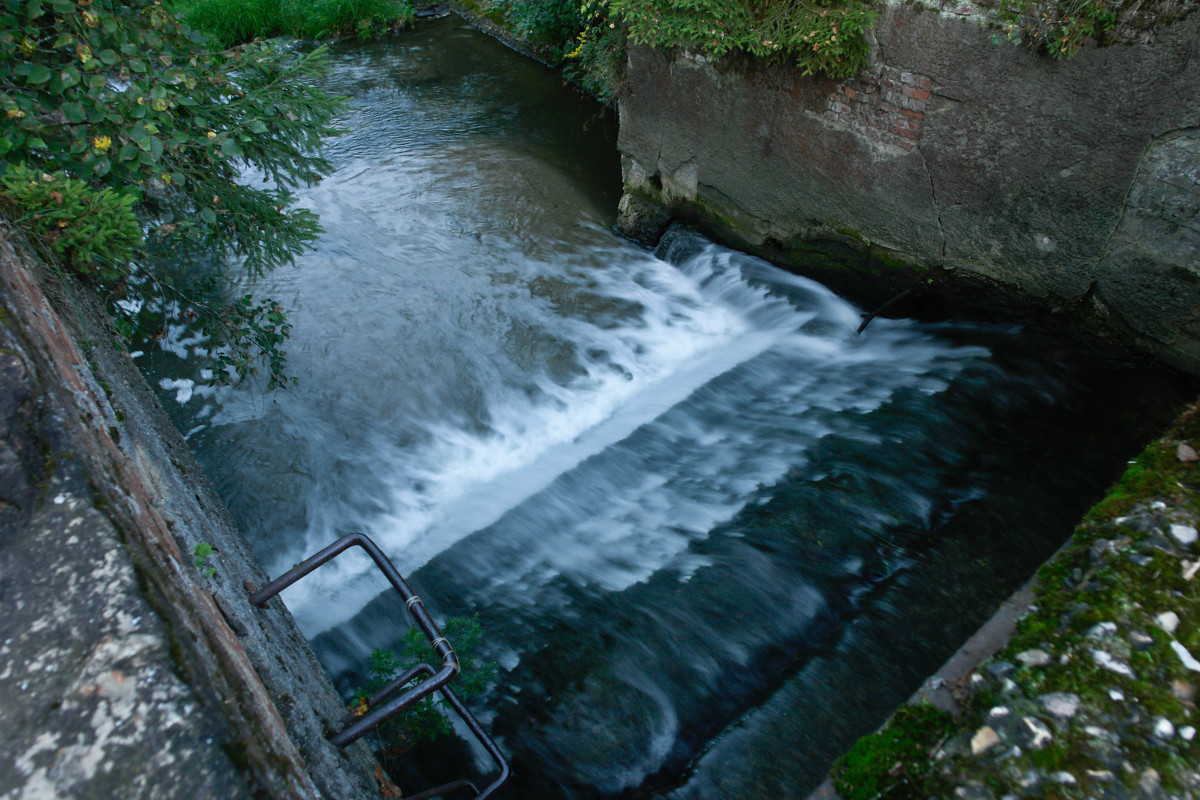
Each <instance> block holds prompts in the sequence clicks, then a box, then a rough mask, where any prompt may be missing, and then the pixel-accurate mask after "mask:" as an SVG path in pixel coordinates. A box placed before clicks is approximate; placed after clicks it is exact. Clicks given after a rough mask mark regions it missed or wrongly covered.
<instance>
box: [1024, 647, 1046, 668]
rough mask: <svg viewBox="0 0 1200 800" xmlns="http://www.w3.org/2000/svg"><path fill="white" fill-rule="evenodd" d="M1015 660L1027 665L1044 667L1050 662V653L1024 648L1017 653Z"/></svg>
mask: <svg viewBox="0 0 1200 800" xmlns="http://www.w3.org/2000/svg"><path fill="white" fill-rule="evenodd" d="M1017 661H1020V662H1021V663H1022V664H1024V665H1026V666H1028V667H1044V666H1046V665H1047V664H1049V663H1050V654H1049V653H1047V652H1046V651H1045V650H1026V651H1025V652H1024V653H1019V654H1017Z"/></svg>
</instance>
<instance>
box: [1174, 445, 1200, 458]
mask: <svg viewBox="0 0 1200 800" xmlns="http://www.w3.org/2000/svg"><path fill="white" fill-rule="evenodd" d="M1175 457H1176V458H1177V459H1179V460H1180V461H1182V462H1184V463H1189V462H1192V461H1200V453H1197V452H1196V449H1195V448H1194V447H1192V446H1191V445H1190V444H1188V443H1187V442H1180V443H1179V447H1176V448H1175Z"/></svg>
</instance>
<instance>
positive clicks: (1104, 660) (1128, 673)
mask: <svg viewBox="0 0 1200 800" xmlns="http://www.w3.org/2000/svg"><path fill="white" fill-rule="evenodd" d="M1092 658H1093V659H1094V660H1095V662H1096V663H1097V664H1098V665H1099V666H1100V667H1102V668H1103V669H1106V670H1108V671H1109V672H1115V673H1117V674H1118V675H1124V676H1125V677H1126V678H1133V677H1136V676H1135V675H1134V674H1133V668H1132V667H1130V666H1129V665H1128V664H1126V663H1125V662H1124V661H1122V660H1120V659H1119V658H1117V657H1116V656H1114V655H1113V654H1112V653H1109V652H1108V651H1106V650H1093V651H1092Z"/></svg>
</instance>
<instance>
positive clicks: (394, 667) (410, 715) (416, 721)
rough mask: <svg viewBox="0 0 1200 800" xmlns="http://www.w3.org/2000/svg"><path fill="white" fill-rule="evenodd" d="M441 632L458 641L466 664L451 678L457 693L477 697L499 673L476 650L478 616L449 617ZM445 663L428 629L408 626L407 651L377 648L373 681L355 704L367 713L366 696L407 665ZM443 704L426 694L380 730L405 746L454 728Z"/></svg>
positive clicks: (369, 665)
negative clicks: (428, 638) (426, 636)
mask: <svg viewBox="0 0 1200 800" xmlns="http://www.w3.org/2000/svg"><path fill="white" fill-rule="evenodd" d="M442 634H443V635H444V636H445V637H446V638H447V639H448V640H449V641H450V642H451V643H452V644H453V646H454V654H455V655H456V656H457V657H458V663H459V667H460V668H461V670H460V672H459V674H458V677H457V678H455V679H454V681H453V684H452V686H453V689H454V692H455V694H457V695H458V696H459V697H462V698H467V697H475V696H476V695H478V694H480V693H481V692H483V690H484V689H485V688H487V685H488V683H489V682H490V681H491V680H492V679H493V678H494V677H495V675H496V663H495V662H494V661H488V662H483V663H479V662H477V661H476V656H475V653H476V651H477V649H478V647H479V641H480V638H481V637H482V629H481V628H480V625H479V618H478V616H470V617H448V618H447V619H446V623H445V625H443V626H442ZM440 663H441V657H440V656H438V655H437V653H436V652H435V651H434V649H433V647H432V646H431V645H430V644H429V642H428V641H427V640H426V639H425V635H424V634H423V633H421V632H420V631H419V630H417V629H416V628H409V629H408V632H407V633H406V634H405V638H404V650H403V653H402V654H400V655H397V654H396V653H394V652H392V651H390V650H375V651H374V652H373V653H371V655H370V656H369V657H368V658H367V673H368V675H369V681H368V683H367V685H366V686H365V687H363V688H362V689H361V690H360V691H359V692H358V693H357V694H355V696H354V708H355V709H356V711H358V712H360V713H365V712H366V710H367V705H366V704H367V698H369V697H370V696H371V695H372V694H374V693H376V692H378V691H379V690H380V689H382V688H383V687H384V686H386V685H387V684H388V682H389V681H391V680H392V679H393V678H395V677H396V676H397V675H399V674H401V673H402V672H404V671H405V670H407V669H410V668H412V667H414V666H416V665H417V664H430V665H433V666H434V667H436V666H438V665H439V664H440ZM422 680H424V678H419V679H417V680H414V681H413V682H412V683H411V684H409V685H408V686H409V687H411V686H416V685H418V684H419V683H420V682H421V681H422ZM406 688H408V687H406ZM444 707H445V703H444V701H442V700H441V699H440V697H434V696H430V697H426V698H425V699H423V700H421V701H420V702H418V703H416V704H415V705H413V706H412V707H411V708H409V709H407V710H406V711H405V712H404V713H402V714H400V715H398V716H396V717H393V718H392V719H390V720H388V721H387V722H386V723H384V724H383V725H381V726H379V730H380V731H381V732H382V734H383V736H384V737H386V739H387V740H388V741H389V743H393V744H398V745H401V746H405V747H411V746H412V745H414V744H417V743H418V742H421V741H426V740H431V739H436V738H437V737H438V736H442V735H444V734H447V733H449V732H450V730H451V728H450V721H449V719H448V718H447V717H446V714H445V713H444V712H443V710H442V709H443V708H444Z"/></svg>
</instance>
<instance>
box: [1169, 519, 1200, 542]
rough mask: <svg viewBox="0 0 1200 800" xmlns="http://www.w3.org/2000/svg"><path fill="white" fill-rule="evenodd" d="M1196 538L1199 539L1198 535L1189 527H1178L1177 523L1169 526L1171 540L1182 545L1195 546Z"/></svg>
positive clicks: (1199, 535)
mask: <svg viewBox="0 0 1200 800" xmlns="http://www.w3.org/2000/svg"><path fill="white" fill-rule="evenodd" d="M1198 537H1200V534H1197V532H1196V529H1195V528H1194V527H1193V526H1191V525H1180V524H1178V523H1173V524H1172V525H1171V538H1173V539H1174V540H1175V541H1177V542H1179V543H1180V544H1182V545H1192V544H1195V542H1196V539H1197V538H1198Z"/></svg>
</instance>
